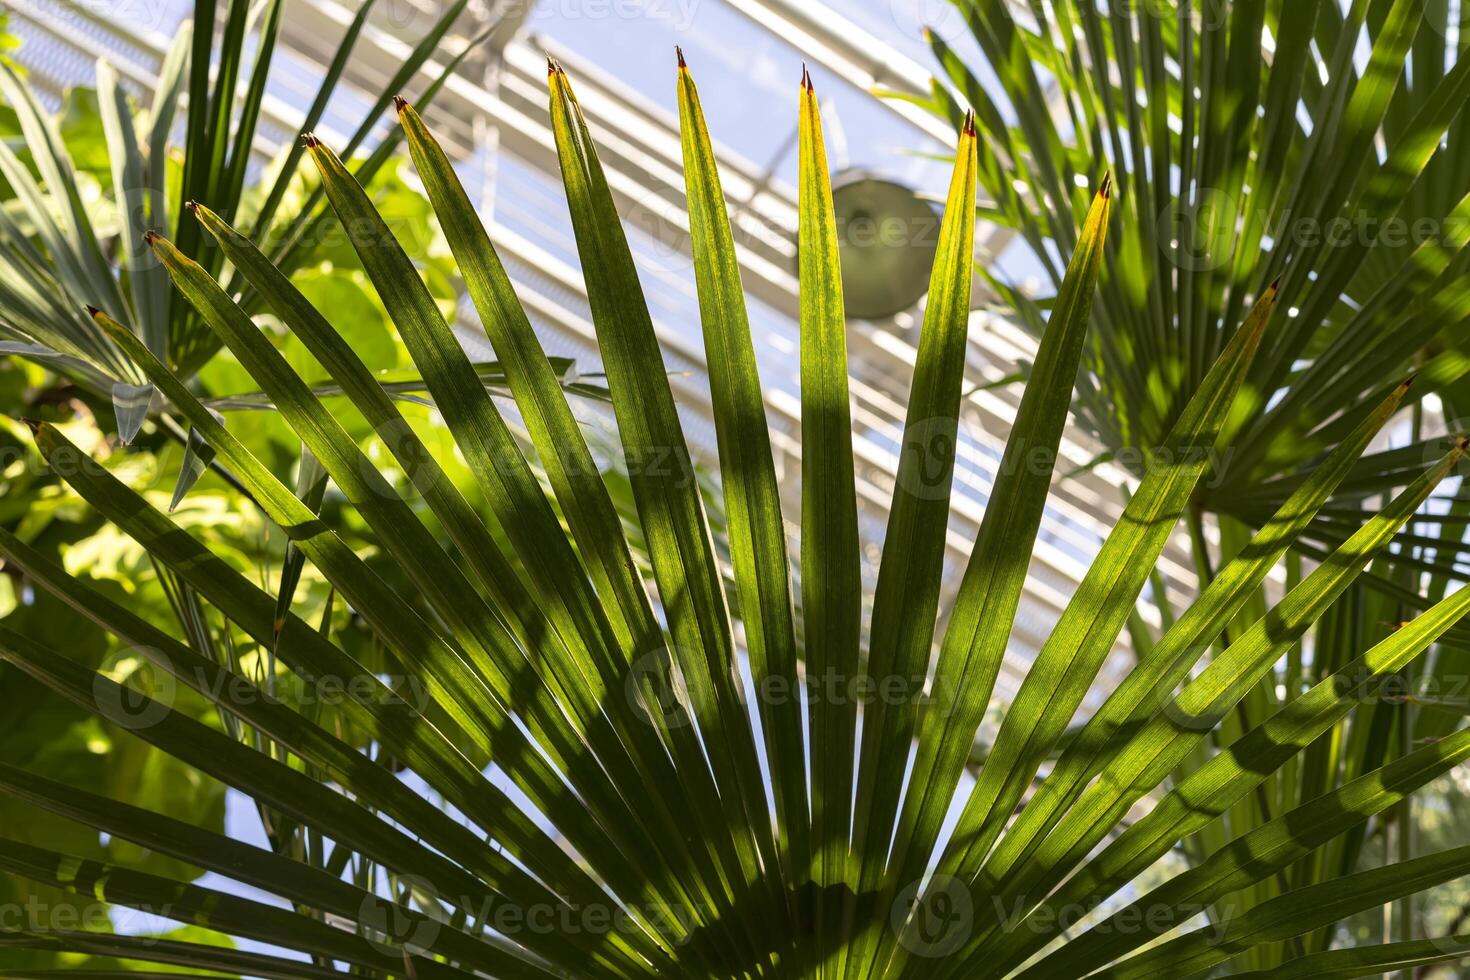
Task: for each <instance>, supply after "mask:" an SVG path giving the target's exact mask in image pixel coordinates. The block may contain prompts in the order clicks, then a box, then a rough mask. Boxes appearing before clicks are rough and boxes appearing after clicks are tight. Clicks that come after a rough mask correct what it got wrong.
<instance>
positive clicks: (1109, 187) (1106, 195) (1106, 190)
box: [1097, 170, 1113, 201]
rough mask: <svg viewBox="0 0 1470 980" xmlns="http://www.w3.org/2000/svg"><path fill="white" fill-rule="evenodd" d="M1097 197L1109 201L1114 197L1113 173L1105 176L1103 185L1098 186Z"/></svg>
mask: <svg viewBox="0 0 1470 980" xmlns="http://www.w3.org/2000/svg"><path fill="white" fill-rule="evenodd" d="M1097 196H1098V197H1100V198H1102V199H1103V200H1105V201H1106V200H1109V199H1110V198H1112V196H1113V172H1112V171H1111V170H1109V171H1108V172H1107V173H1105V174H1103V179H1102V183H1101V184H1099V185H1098V188H1097Z"/></svg>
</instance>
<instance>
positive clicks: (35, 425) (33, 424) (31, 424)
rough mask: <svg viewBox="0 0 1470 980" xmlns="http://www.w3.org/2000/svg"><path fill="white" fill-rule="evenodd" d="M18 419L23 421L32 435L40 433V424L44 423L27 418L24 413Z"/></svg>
mask: <svg viewBox="0 0 1470 980" xmlns="http://www.w3.org/2000/svg"><path fill="white" fill-rule="evenodd" d="M20 420H21V421H22V422H24V423H25V426H26V428H27V429H30V430H31V435H33V436H34V435H38V434H39V433H40V431H41V426H42V425H44V424H45V423H43V422H39V421H37V420H36V419H33V418H29V417H27V416H24V415H22V416H21V418H20Z"/></svg>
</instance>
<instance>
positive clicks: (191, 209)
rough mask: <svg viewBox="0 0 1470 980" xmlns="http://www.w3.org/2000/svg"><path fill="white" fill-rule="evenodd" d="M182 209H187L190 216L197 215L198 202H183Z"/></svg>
mask: <svg viewBox="0 0 1470 980" xmlns="http://www.w3.org/2000/svg"><path fill="white" fill-rule="evenodd" d="M184 207H186V208H188V209H189V213H190V214H198V213H199V202H198V201H185V202H184Z"/></svg>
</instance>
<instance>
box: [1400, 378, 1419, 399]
mask: <svg viewBox="0 0 1470 980" xmlns="http://www.w3.org/2000/svg"><path fill="white" fill-rule="evenodd" d="M1417 380H1419V375H1418V374H1411V375H1409V376H1408V377H1407V378H1405V379H1404V380H1402V381H1400V382H1399V394H1403V393H1404V392H1406V391H1408V390H1409V389H1410V388H1412V387H1414V382H1415V381H1417Z"/></svg>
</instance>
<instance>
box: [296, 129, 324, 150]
mask: <svg viewBox="0 0 1470 980" xmlns="http://www.w3.org/2000/svg"><path fill="white" fill-rule="evenodd" d="M301 143H302V145H303V146H305V147H306V148H307V149H308V150H310V149H314V148H315V147H318V146H320V145H321V143H322V141H321V140H319V139H317V138H316V134H315V133H302V134H301Z"/></svg>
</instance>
